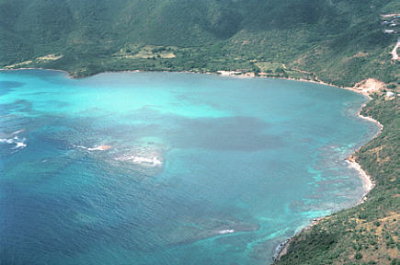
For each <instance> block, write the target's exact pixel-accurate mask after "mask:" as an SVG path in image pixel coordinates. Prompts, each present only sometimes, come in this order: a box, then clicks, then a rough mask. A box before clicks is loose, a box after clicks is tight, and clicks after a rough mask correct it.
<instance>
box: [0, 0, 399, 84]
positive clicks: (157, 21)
mask: <svg viewBox="0 0 400 265" xmlns="http://www.w3.org/2000/svg"><path fill="white" fill-rule="evenodd" d="M395 8H397V6H396V2H395V1H391V0H385V1H377V0H373V1H368V3H365V2H360V1H349V0H322V1H321V0H301V1H297V0H284V1H276V0H265V1H261V0H248V1H244V0H204V1H194V0H149V1H139V0H115V1H112V2H111V1H107V0H93V1H78V0H35V1H27V0H20V1H12V0H0V17H1V18H2V19H1V20H0V36H1V39H0V48H1V50H2V53H0V65H1V66H3V67H4V66H10V65H11V66H12V67H21V65H20V63H21V62H23V64H22V66H24V67H27V66H41V67H51V68H58V69H64V70H68V71H70V72H71V73H73V74H74V75H77V76H81V75H89V74H93V73H96V72H99V71H104V70H126V69H142V70H192V71H216V70H235V69H242V70H245V71H264V70H269V71H272V72H274V71H275V70H276V69H264V68H263V67H261V68H260V67H259V65H260V64H257V62H261V65H264V66H265V65H266V64H265V62H267V63H271V62H272V63H275V64H276V63H278V64H284V67H283V68H285V67H288V68H291V69H303V70H307V71H310V72H315V73H316V74H317V75H318V76H319V77H320V78H322V79H324V80H326V81H329V82H335V83H337V84H340V85H349V84H353V83H355V82H357V81H359V80H360V79H363V78H365V77H367V76H368V77H371V75H372V77H376V78H379V79H383V80H385V81H387V82H389V81H393V80H395V79H396V78H398V75H397V73H396V69H397V68H398V67H397V66H396V65H395V66H393V64H391V62H390V56H389V52H388V51H389V50H390V48H391V46H392V45H394V43H395V39H396V36H394V35H390V34H383V32H382V26H381V25H380V18H379V15H380V14H381V13H383V12H389V11H390V10H393V9H395ZM146 45H151V47H146ZM154 46H156V47H154ZM143 48H144V49H147V50H149V49H160V48H161V49H173V50H174V51H173V54H174V56H170V58H164V57H163V56H162V55H160V53H159V52H157V51H155V52H154V53H152V54H148V55H147V56H144V57H145V58H143V56H141V55H140V54H141V53H140V51H141V49H143ZM142 53H143V51H142ZM48 54H57V55H62V58H60V59H58V60H35V58H37V57H42V56H45V55H48ZM138 54H139V55H138ZM137 55H138V56H137ZM151 55H152V56H151ZM26 61H28V62H26ZM30 61H32V62H30ZM15 64H17V65H15ZM275 64H274V65H275ZM377 66H380V67H379V69H381V70H380V71H376V69H377ZM360 69H361V70H362V71H359V70H360ZM356 70H357V71H356ZM292 72H293V71H292ZM332 73H334V74H332ZM286 74H287V75H293V74H294V73H291V71H287V73H286ZM297 74H298V73H297Z"/></svg>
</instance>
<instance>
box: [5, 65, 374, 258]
mask: <svg viewBox="0 0 400 265" xmlns="http://www.w3.org/2000/svg"><path fill="white" fill-rule="evenodd" d="M365 101H366V99H365V98H364V97H363V96H361V95H358V94H356V93H353V92H351V91H346V90H343V89H339V88H335V87H330V86H324V85H319V84H312V83H305V82H296V81H289V80H278V79H266V78H252V79H240V78H233V77H221V76H217V75H206V74H190V73H161V72H153V73H133V72H130V73H129V72H121V73H103V74H98V75H95V76H91V77H87V78H83V79H71V78H69V77H68V75H67V74H66V73H63V72H57V71H49V70H19V71H0V264H5V265H14V264H15V265H26V264H30V265H45V264H51V265H91V264H93V265H102V264H104V265H109V264H112V265H156V264H157V265H169V264H170V265H181V264H182V265H189V264H195V265H203V264H204V265H234V264H237V265H258V264H260V265H261V264H263V265H265V264H268V263H271V262H272V257H273V254H274V250H275V248H276V246H277V245H278V244H279V243H280V242H282V241H283V240H285V239H286V238H288V237H290V236H292V235H293V234H294V233H295V232H296V231H298V230H299V229H301V228H302V227H304V226H305V225H307V224H309V223H310V220H312V219H313V218H317V217H321V216H324V215H328V214H330V213H332V212H334V211H337V210H340V209H343V208H345V207H351V206H352V205H354V204H356V203H357V202H358V201H359V200H360V199H361V198H362V196H363V195H364V192H365V191H364V190H363V185H362V181H361V179H360V177H359V175H358V172H357V171H356V170H355V169H353V168H351V167H349V164H348V163H347V162H346V161H345V158H346V157H348V156H349V155H350V154H352V153H353V152H354V151H355V150H356V149H357V148H359V147H360V146H361V145H363V144H365V143H366V142H367V141H368V140H369V139H371V138H372V137H373V135H375V134H376V132H377V131H378V128H377V127H376V125H375V124H373V123H371V122H368V121H366V120H363V119H361V118H359V117H357V115H356V113H357V111H358V110H359V108H360V106H361V105H362V104H363V103H365Z"/></svg>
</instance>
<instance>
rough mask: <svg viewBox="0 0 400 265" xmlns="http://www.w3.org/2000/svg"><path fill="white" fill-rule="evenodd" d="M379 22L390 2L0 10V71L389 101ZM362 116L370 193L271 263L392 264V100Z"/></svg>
mask: <svg viewBox="0 0 400 265" xmlns="http://www.w3.org/2000/svg"><path fill="white" fill-rule="evenodd" d="M388 13H400V4H399V2H398V0H368V1H361V0H280V1H278V0H201V1H198V0H197V1H195V0H146V1H139V0H113V1H109V0H90V1H82V0H18V1H15V0H0V18H1V19H0V51H1V52H0V68H24V67H43V68H52V69H60V70H65V71H68V72H69V73H71V75H73V76H75V77H83V76H87V75H92V74H95V73H99V72H102V71H120V70H146V71H192V72H217V71H218V70H228V71H237V70H239V71H240V72H255V73H256V74H259V75H263V76H270V77H292V78H298V79H299V78H303V79H310V80H323V81H325V82H329V83H332V84H335V85H340V86H353V85H354V84H355V83H356V82H359V81H361V80H363V79H366V78H376V79H379V80H382V81H384V82H385V83H387V84H388V86H387V87H388V90H390V91H393V92H396V93H399V91H400V81H399V80H400V61H393V60H391V55H390V51H391V50H392V49H393V47H394V45H395V43H396V41H397V38H398V37H399V36H400V34H385V33H384V32H383V26H382V24H381V23H382V19H381V17H380V15H381V14H388ZM397 27H398V29H399V30H400V26H397ZM399 52H400V51H399ZM363 114H364V115H367V116H372V117H373V118H375V119H377V120H379V121H380V122H381V123H382V124H383V125H384V130H383V132H382V134H381V135H380V136H379V137H377V138H375V139H374V140H373V141H371V142H370V143H368V144H367V145H366V146H364V147H363V148H362V149H361V150H359V152H358V153H357V155H356V159H357V161H358V162H359V163H360V164H361V165H362V167H363V168H364V169H365V170H366V171H367V172H368V173H369V174H370V175H371V176H373V177H374V179H375V182H376V187H375V188H374V189H373V190H372V192H371V193H370V194H369V195H368V200H367V201H366V202H365V203H363V204H361V205H359V206H357V207H355V208H352V209H347V210H343V211H340V212H338V213H335V214H333V215H332V216H330V217H328V218H325V219H323V220H322V221H320V222H319V223H318V224H317V225H315V226H313V227H312V228H310V229H308V230H306V231H303V232H302V233H300V234H299V235H296V236H295V238H294V239H293V240H292V242H291V244H290V246H289V248H288V254H287V255H285V256H283V257H282V258H281V260H280V261H277V262H276V264H279V265H281V264H287V265H294V264H311V265H317V264H338V265H339V264H348V265H350V264H390V265H399V264H400V243H399V242H400V168H399V165H400V154H399V150H400V104H399V96H396V97H394V98H387V97H386V96H385V93H384V92H381V93H380V94H376V95H375V96H374V98H373V100H372V101H370V102H369V103H368V105H367V107H365V108H364V110H363Z"/></svg>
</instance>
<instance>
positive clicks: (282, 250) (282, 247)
mask: <svg viewBox="0 0 400 265" xmlns="http://www.w3.org/2000/svg"><path fill="white" fill-rule="evenodd" d="M19 70H48V71H57V72H62V73H65V74H66V75H67V77H68V78H71V79H75V78H77V77H74V76H73V75H71V74H70V73H69V72H68V71H65V70H58V69H48V68H35V67H28V68H17V69H4V68H0V71H19ZM121 72H122V73H124V72H126V73H132V72H133V73H137V72H151V71H142V70H123V71H104V72H100V73H96V74H94V75H97V74H102V73H121ZM154 72H178V73H191V74H213V75H219V76H222V77H232V78H271V79H282V80H291V81H298V82H307V83H314V84H320V85H325V86H330V87H335V88H339V89H345V90H348V91H352V92H354V93H357V94H360V95H363V96H365V97H366V98H367V102H365V103H364V104H362V105H361V107H360V108H359V110H358V112H357V113H356V114H355V116H356V117H358V118H360V119H363V120H366V121H369V122H372V123H374V124H375V125H376V126H377V127H378V132H377V133H376V134H375V135H374V136H373V137H372V138H371V139H369V141H368V142H367V143H369V142H370V141H372V140H373V139H375V138H376V137H378V136H379V135H380V134H381V133H382V131H383V125H382V124H381V123H380V122H379V121H377V120H375V119H373V118H371V117H367V116H363V115H362V114H361V111H362V109H363V108H364V107H365V106H366V104H367V103H368V101H370V100H371V97H370V95H369V94H370V93H368V90H367V91H365V90H362V89H361V90H360V89H357V88H356V87H357V85H358V84H359V83H357V84H356V85H355V86H354V87H344V86H337V85H334V84H330V83H326V82H324V81H321V80H309V79H303V78H299V79H296V78H292V77H267V76H257V75H254V76H253V75H251V76H249V75H243V74H239V75H230V74H228V75H226V74H221V73H220V72H219V71H217V72H204V73H202V72H191V71H154ZM82 78H84V77H82ZM361 82H363V81H361ZM361 82H360V83H361ZM371 92H376V91H374V90H372V91H371ZM365 144H366V143H365ZM365 144H364V145H365ZM364 145H363V146H364ZM361 147H362V146H361ZM361 147H359V148H358V149H357V150H355V151H354V152H353V153H352V154H351V155H350V156H349V157H347V158H346V159H345V160H346V161H347V162H348V164H349V167H352V168H354V169H355V170H356V171H357V172H358V175H359V178H360V179H361V181H362V184H363V189H364V195H363V196H362V198H361V199H360V200H359V201H358V202H356V203H355V205H353V206H351V207H349V208H348V209H350V208H353V207H356V206H358V205H360V204H362V203H364V202H365V201H366V200H367V199H368V194H369V192H370V191H371V190H372V189H373V188H374V187H375V181H374V179H373V178H372V177H371V176H370V175H369V174H368V173H367V172H366V171H365V170H364V169H363V168H362V167H361V165H360V164H359V163H358V162H357V161H356V154H357V152H358V150H359V149H360V148H361ZM332 214H333V213H332ZM332 214H329V215H327V216H323V217H319V218H315V219H312V220H310V223H309V224H308V225H306V226H305V227H302V228H300V229H299V231H298V232H296V233H295V234H294V235H293V236H291V237H290V238H287V239H285V240H284V241H283V242H282V243H280V244H279V245H278V246H277V247H276V249H275V253H274V254H273V261H274V262H275V261H278V260H279V259H280V258H281V257H282V256H284V255H285V254H287V251H288V249H289V246H290V243H291V242H292V241H293V239H294V237H295V236H296V235H298V234H300V233H302V232H303V231H307V230H309V229H311V228H312V227H313V226H314V225H316V224H318V223H319V222H320V221H321V220H324V219H325V218H329V216H331V215H332Z"/></svg>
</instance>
